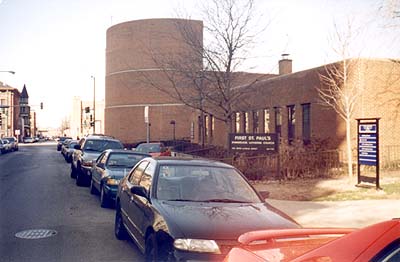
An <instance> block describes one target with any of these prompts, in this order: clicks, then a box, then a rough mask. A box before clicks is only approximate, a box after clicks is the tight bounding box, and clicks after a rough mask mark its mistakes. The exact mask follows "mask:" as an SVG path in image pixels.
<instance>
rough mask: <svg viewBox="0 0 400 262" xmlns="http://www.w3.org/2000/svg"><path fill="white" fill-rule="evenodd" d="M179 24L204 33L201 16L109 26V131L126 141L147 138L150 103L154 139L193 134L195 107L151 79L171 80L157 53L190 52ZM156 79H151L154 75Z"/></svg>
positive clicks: (107, 82)
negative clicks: (147, 108)
mask: <svg viewBox="0 0 400 262" xmlns="http://www.w3.org/2000/svg"><path fill="white" fill-rule="evenodd" d="M177 24H184V25H185V26H188V27H190V28H192V30H193V31H194V32H197V34H198V37H199V38H202V30H203V25H202V22H201V21H193V20H190V21H189V20H181V19H148V20H138V21H130V22H126V23H122V24H118V25H115V26H113V27H111V28H109V29H108V31H107V48H106V93H105V97H106V101H105V133H106V134H109V135H113V136H115V137H117V138H119V139H121V140H122V141H123V142H125V143H135V142H139V141H145V140H146V125H145V122H144V107H145V106H149V118H150V123H151V127H150V140H154V141H157V140H168V139H172V138H173V126H172V125H171V124H170V122H171V121H172V120H174V121H175V123H176V125H175V128H176V131H175V132H176V138H177V139H181V138H189V137H190V115H191V110H189V109H188V108H187V107H185V106H183V105H182V104H181V103H180V102H179V101H177V100H174V99H172V98H171V97H170V96H168V95H166V94H165V93H163V92H162V91H160V90H157V89H155V88H154V87H153V86H152V84H151V83H157V84H159V85H168V81H167V79H166V78H165V76H164V74H163V72H162V70H161V69H160V65H159V64H158V61H159V60H157V58H159V57H165V56H168V57H173V56H174V55H179V54H180V53H181V52H187V51H188V47H187V46H185V45H184V44H183V41H182V37H181V36H180V32H179V30H178V28H177ZM149 79H150V80H149Z"/></svg>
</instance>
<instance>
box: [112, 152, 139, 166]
mask: <svg viewBox="0 0 400 262" xmlns="http://www.w3.org/2000/svg"><path fill="white" fill-rule="evenodd" d="M144 157H146V156H144V155H136V154H127V153H112V154H110V156H109V158H108V160H107V163H106V166H107V167H109V168H114V167H127V168H132V167H133V166H134V165H136V163H137V162H139V160H140V159H142V158H144Z"/></svg>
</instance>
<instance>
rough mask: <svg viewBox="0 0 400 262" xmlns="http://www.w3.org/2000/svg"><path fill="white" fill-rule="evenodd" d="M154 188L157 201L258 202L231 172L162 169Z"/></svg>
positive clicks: (201, 168)
mask: <svg viewBox="0 0 400 262" xmlns="http://www.w3.org/2000/svg"><path fill="white" fill-rule="evenodd" d="M156 186H157V189H156V192H157V193H156V194H157V196H156V197H157V198H158V199H160V200H174V201H197V202H228V203H229V202H232V203H238V202H240V203H259V202H260V198H259V197H258V195H257V194H256V193H255V192H254V190H253V188H252V187H251V186H250V185H249V184H248V183H247V181H246V180H245V179H244V178H243V177H242V176H241V175H240V174H239V173H238V172H237V171H236V170H235V169H233V168H222V167H209V166H186V165H162V166H160V169H159V175H158V181H157V184H156Z"/></svg>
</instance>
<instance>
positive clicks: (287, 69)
mask: <svg viewBox="0 0 400 262" xmlns="http://www.w3.org/2000/svg"><path fill="white" fill-rule="evenodd" d="M290 73H292V60H291V59H289V54H282V59H281V60H279V75H286V74H290Z"/></svg>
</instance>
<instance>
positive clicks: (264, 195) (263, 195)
mask: <svg viewBox="0 0 400 262" xmlns="http://www.w3.org/2000/svg"><path fill="white" fill-rule="evenodd" d="M259 193H260V196H261V197H262V199H263V201H264V200H265V199H266V198H269V192H268V191H260V192H259Z"/></svg>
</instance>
